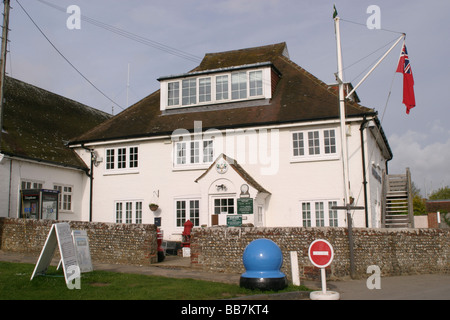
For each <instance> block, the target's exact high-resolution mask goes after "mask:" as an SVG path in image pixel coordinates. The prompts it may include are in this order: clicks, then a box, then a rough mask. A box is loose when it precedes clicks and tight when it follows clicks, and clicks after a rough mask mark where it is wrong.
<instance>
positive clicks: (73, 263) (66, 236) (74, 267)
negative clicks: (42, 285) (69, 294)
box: [30, 222, 80, 289]
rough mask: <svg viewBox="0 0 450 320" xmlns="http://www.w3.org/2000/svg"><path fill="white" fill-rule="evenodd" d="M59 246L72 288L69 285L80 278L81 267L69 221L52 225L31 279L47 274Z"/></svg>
mask: <svg viewBox="0 0 450 320" xmlns="http://www.w3.org/2000/svg"><path fill="white" fill-rule="evenodd" d="M57 246H58V248H59V253H60V255H61V262H62V265H63V270H64V278H65V280H66V285H67V286H68V287H69V288H70V289H72V288H73V287H72V288H71V287H70V286H69V285H71V281H72V280H74V279H79V276H80V267H79V266H78V260H77V252H76V250H75V245H74V243H73V239H72V233H71V230H70V226H69V224H68V223H67V222H63V223H54V224H53V225H52V227H51V229H50V232H49V233H48V236H47V240H46V241H45V244H44V247H43V248H42V251H41V254H40V256H39V259H38V262H37V263H36V266H35V268H34V271H33V274H32V275H31V279H30V280H33V278H34V276H35V275H45V273H46V272H47V269H48V267H49V265H50V263H51V261H52V259H53V255H54V254H55V250H56V247H57ZM77 276H78V277H77Z"/></svg>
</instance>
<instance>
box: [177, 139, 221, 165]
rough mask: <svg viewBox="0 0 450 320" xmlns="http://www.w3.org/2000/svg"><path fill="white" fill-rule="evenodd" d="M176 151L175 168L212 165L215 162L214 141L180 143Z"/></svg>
mask: <svg viewBox="0 0 450 320" xmlns="http://www.w3.org/2000/svg"><path fill="white" fill-rule="evenodd" d="M174 149H175V152H174V157H175V159H174V164H175V167H182V166H184V165H186V166H189V165H203V164H211V163H212V162H213V160H214V142H213V140H192V141H178V142H175V143H174Z"/></svg>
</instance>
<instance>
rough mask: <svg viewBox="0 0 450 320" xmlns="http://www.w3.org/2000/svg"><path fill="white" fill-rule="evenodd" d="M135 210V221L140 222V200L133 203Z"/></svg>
mask: <svg viewBox="0 0 450 320" xmlns="http://www.w3.org/2000/svg"><path fill="white" fill-rule="evenodd" d="M135 206H136V211H135V217H136V223H142V202H141V201H138V202H136V203H135Z"/></svg>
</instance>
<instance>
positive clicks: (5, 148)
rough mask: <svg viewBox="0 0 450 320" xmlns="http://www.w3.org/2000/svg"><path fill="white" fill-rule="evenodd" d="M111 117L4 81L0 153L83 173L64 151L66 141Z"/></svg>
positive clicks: (80, 165)
mask: <svg viewBox="0 0 450 320" xmlns="http://www.w3.org/2000/svg"><path fill="white" fill-rule="evenodd" d="M110 117H111V116H110V115H109V114H107V113H104V112H102V111H99V110H96V109H93V108H90V107H88V106H86V105H83V104H81V103H78V102H76V101H73V100H70V99H67V98H65V97H62V96H59V95H57V94H54V93H51V92H49V91H46V90H43V89H41V88H38V87H35V86H32V85H30V84H27V83H25V82H22V81H19V80H17V79H13V78H10V77H7V78H6V81H5V104H4V120H3V128H4V130H5V132H3V134H2V140H1V145H0V152H1V153H3V154H5V155H9V156H14V157H20V158H23V159H29V160H35V161H39V162H46V163H52V164H57V165H62V166H69V167H74V168H80V169H86V165H85V163H84V162H83V161H82V160H81V159H80V158H79V157H78V156H77V155H76V153H75V152H74V151H73V150H72V149H70V148H68V147H67V143H68V142H69V141H70V139H72V138H74V137H76V136H79V135H80V134H82V133H83V132H86V131H87V130H89V129H91V128H93V127H95V126H97V125H99V124H100V123H101V122H103V121H105V120H107V119H108V118H110Z"/></svg>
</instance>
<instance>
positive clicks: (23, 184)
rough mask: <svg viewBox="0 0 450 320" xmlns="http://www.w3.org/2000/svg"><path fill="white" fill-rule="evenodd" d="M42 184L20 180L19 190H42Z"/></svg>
mask: <svg viewBox="0 0 450 320" xmlns="http://www.w3.org/2000/svg"><path fill="white" fill-rule="evenodd" d="M43 184H44V183H43V182H41V181H33V180H22V181H21V183H20V188H21V189H22V190H29V189H42V186H43Z"/></svg>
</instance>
